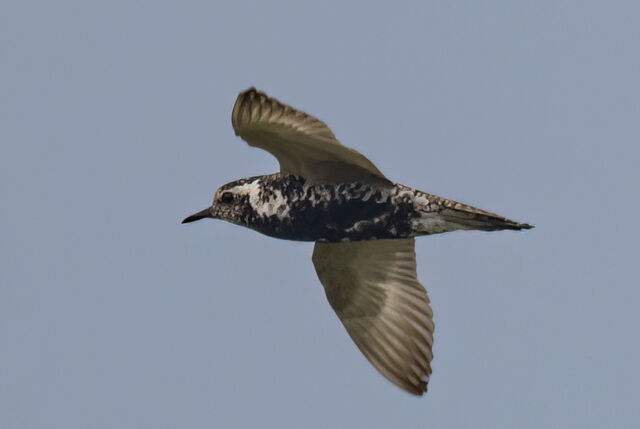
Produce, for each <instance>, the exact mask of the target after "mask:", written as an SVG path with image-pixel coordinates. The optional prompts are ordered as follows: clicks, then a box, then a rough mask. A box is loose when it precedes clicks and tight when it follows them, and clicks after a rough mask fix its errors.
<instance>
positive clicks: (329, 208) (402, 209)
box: [214, 173, 529, 242]
mask: <svg viewBox="0 0 640 429" xmlns="http://www.w3.org/2000/svg"><path fill="white" fill-rule="evenodd" d="M219 192H232V193H233V194H234V195H235V198H236V202H237V206H240V207H243V209H244V210H243V211H242V213H238V214H237V215H236V216H234V215H226V216H225V214H224V213H214V217H217V218H224V219H226V220H229V221H231V222H232V223H235V224H238V225H241V226H245V227H249V228H251V229H254V230H256V231H258V232H261V233H263V234H265V235H269V236H271V237H275V238H280V239H284V240H296V241H322V242H342V241H363V240H374V239H396V238H411V237H418V236H423V235H431V234H440V233H443V232H449V231H455V230H459V229H477V230H484V231H495V230H501V229H514V230H519V229H526V228H529V225H526V224H520V223H517V222H515V221H512V220H509V219H506V218H504V217H501V216H498V215H496V214H493V213H489V212H486V211H483V210H480V209H477V208H475V207H471V206H468V205H465V204H462V203H458V202H456V201H452V200H448V199H445V198H441V197H438V196H436V195H431V194H428V193H426V192H423V191H420V190H417V189H413V188H410V187H408V186H404V185H400V184H394V183H389V184H380V183H375V184H370V183H362V182H352V183H342V184H318V183H315V184H314V183H309V182H307V181H305V179H304V178H302V177H298V176H294V175H282V174H280V173H276V174H271V175H267V176H256V177H250V178H246V179H240V180H237V181H235V182H231V183H229V184H227V185H224V186H223V187H222V188H220V191H219ZM218 210H221V211H222V212H224V211H225V210H226V207H224V206H222V207H219V208H218Z"/></svg>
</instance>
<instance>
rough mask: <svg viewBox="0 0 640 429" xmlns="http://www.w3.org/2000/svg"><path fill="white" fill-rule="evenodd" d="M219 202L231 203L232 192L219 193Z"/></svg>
mask: <svg viewBox="0 0 640 429" xmlns="http://www.w3.org/2000/svg"><path fill="white" fill-rule="evenodd" d="M220 202H222V203H224V204H231V203H232V202H233V194H232V193H231V192H223V193H222V195H220Z"/></svg>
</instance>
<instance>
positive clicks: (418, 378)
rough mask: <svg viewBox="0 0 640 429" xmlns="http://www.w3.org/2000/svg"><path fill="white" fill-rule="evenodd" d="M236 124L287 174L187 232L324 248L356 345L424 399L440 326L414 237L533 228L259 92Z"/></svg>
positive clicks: (244, 99)
mask: <svg viewBox="0 0 640 429" xmlns="http://www.w3.org/2000/svg"><path fill="white" fill-rule="evenodd" d="M232 124H233V128H234V130H235V132H236V135H238V136H240V137H242V138H243V139H244V140H245V141H247V143H249V144H250V145H251V146H256V147H259V148H262V149H264V150H267V151H268V152H270V153H271V154H273V155H274V156H275V157H276V158H277V159H278V161H279V163H280V173H277V174H272V175H268V176H256V177H251V178H247V179H240V180H237V181H234V182H231V183H228V184H226V185H224V186H222V187H221V188H220V189H218V191H217V192H216V194H215V196H214V200H213V203H212V205H211V206H210V207H208V208H207V209H204V210H202V211H200V212H199V213H196V214H195V215H192V216H189V217H188V218H186V219H185V220H184V221H183V223H187V222H192V221H195V220H199V219H202V218H214V219H222V220H226V221H229V222H232V223H234V224H237V225H241V226H244V227H248V228H251V229H254V230H256V231H259V232H261V233H264V234H267V235H270V236H273V237H277V238H282V239H289V240H301V241H315V242H316V243H315V247H314V251H313V258H312V259H313V264H314V266H315V269H316V272H317V274H318V278H319V279H320V282H321V283H322V285H323V286H324V288H325V292H326V295H327V299H328V300H329V303H330V304H331V306H332V308H333V309H334V310H335V312H336V314H337V315H338V318H339V319H340V321H341V322H342V324H343V325H344V327H345V328H346V330H347V332H348V333H349V335H350V336H351V338H352V339H353V341H354V342H355V343H356V345H357V346H358V348H359V349H360V351H361V352H362V353H363V354H364V355H365V356H366V358H367V359H368V360H369V362H371V363H372V364H373V366H374V367H375V368H376V369H377V370H378V371H379V372H380V373H381V374H382V375H384V376H385V377H386V378H387V379H388V380H390V381H391V382H393V383H394V384H396V385H397V386H399V387H401V388H402V389H404V390H406V391H407V392H409V393H412V394H415V395H422V394H423V393H424V392H426V390H427V383H428V380H429V376H430V374H431V360H432V358H433V354H432V346H433V329H434V324H433V313H432V310H431V307H430V305H429V298H428V296H427V293H426V291H425V289H424V288H423V287H422V286H421V285H420V283H419V282H418V279H417V275H416V257H415V245H414V237H416V236H421V235H429V234H438V233H442V232H447V231H453V230H459V229H476V230H484V231H496V230H503V229H511V230H520V229H529V228H531V226H530V225H528V224H522V223H518V222H515V221H512V220H509V219H507V218H504V217H501V216H498V215H496V214H493V213H490V212H486V211H483V210H480V209H476V208H474V207H471V206H468V205H465V204H462V203H458V202H455V201H452V200H447V199H444V198H441V197H438V196H435V195H431V194H428V193H426V192H422V191H419V190H417V189H413V188H410V187H407V186H404V185H400V184H396V183H393V182H392V181H390V180H389V179H387V178H386V177H385V176H384V175H383V174H382V173H381V172H380V171H379V170H378V169H377V167H376V166H375V165H373V163H371V161H369V160H368V159H367V158H366V157H364V156H363V155H362V154H360V153H359V152H357V151H355V150H353V149H350V148H348V147H346V146H343V145H342V144H340V143H339V142H338V140H337V139H336V138H335V136H334V135H333V133H332V132H331V130H330V129H329V128H328V127H327V126H326V124H325V123H324V122H322V121H319V120H318V119H316V118H314V117H313V116H310V115H308V114H306V113H304V112H302V111H300V110H297V109H294V108H292V107H290V106H288V105H286V104H283V103H281V102H279V101H278V100H276V99H274V98H270V97H268V96H267V95H266V94H264V93H262V92H260V91H257V90H256V89H254V88H250V89H248V90H246V91H244V92H242V93H240V95H239V96H238V99H237V100H236V103H235V105H234V107H233V112H232Z"/></svg>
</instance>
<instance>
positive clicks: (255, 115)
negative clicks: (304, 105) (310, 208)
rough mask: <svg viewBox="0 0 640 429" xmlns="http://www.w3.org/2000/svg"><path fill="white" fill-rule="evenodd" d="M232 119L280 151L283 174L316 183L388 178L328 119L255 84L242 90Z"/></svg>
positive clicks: (252, 140)
mask: <svg viewBox="0 0 640 429" xmlns="http://www.w3.org/2000/svg"><path fill="white" fill-rule="evenodd" d="M231 122H232V124H233V129H234V130H235V132H236V135H238V136H240V137H242V138H243V139H244V140H245V141H246V142H247V143H249V144H250V145H251V146H255V147H259V148H261V149H264V150H266V151H268V152H270V153H271V154H272V155H274V156H275V157H276V158H277V159H278V161H279V162H280V171H281V172H282V173H283V174H294V175H296V176H301V177H304V178H305V179H307V180H308V181H311V182H315V183H344V182H356V181H360V182H373V181H378V182H379V181H384V182H388V180H387V179H386V178H385V177H384V175H383V174H382V173H381V172H380V171H379V170H378V169H377V168H376V166H375V165H373V163H372V162H371V161H369V160H368V159H367V158H365V157H364V155H362V154H361V153H359V152H357V151H355V150H353V149H350V148H348V147H346V146H343V145H341V144H340V142H338V140H337V139H336V138H335V136H334V135H333V133H332V132H331V130H330V129H329V127H327V125H326V124H325V123H324V122H322V121H320V120H318V119H316V118H314V117H313V116H310V115H307V114H306V113H304V112H302V111H300V110H296V109H294V108H293V107H291V106H288V105H286V104H284V103H281V102H280V101H278V100H276V99H275V98H271V97H269V96H267V95H266V94H265V93H263V92H260V91H258V90H256V89H255V88H249V89H247V90H246V91H244V92H241V93H240V94H239V95H238V99H237V100H236V104H235V105H234V106H233V112H232V114H231Z"/></svg>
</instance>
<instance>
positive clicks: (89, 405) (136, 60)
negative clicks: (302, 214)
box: [0, 1, 640, 428]
mask: <svg viewBox="0 0 640 429" xmlns="http://www.w3.org/2000/svg"><path fill="white" fill-rule="evenodd" d="M639 15H640V7H639V6H638V4H637V3H635V2H615V1H614V2H591V1H579V2H578V1H562V2H559V1H558V2H546V1H540V2H513V1H502V2H482V3H481V2H424V1H423V2H407V3H403V4H400V3H397V2H396V3H394V4H392V3H391V2H387V3H384V4H382V3H380V2H364V1H362V2H351V3H347V2H331V1H327V2H315V3H312V4H303V3H301V2H297V1H290V2H284V1H278V2H259V1H254V2H248V1H233V2H230V1H229V2H226V1H225V2H223V1H218V2H207V1H198V2H156V1H135V2H132V1H111V2H77V1H56V2H50V1H29V2H26V1H23V2H19V1H8V2H7V1H5V2H3V4H2V6H1V7H0V63H1V66H0V139H1V144H0V167H1V168H0V179H1V181H0V187H1V188H0V190H1V200H2V206H1V210H0V224H1V225H2V239H1V241H0V261H2V262H1V264H2V269H1V270H0V280H1V287H0V343H1V345H2V347H1V350H0V426H1V427H3V428H113V427H117V428H140V427H154V428H175V427H183V428H184V427H188V428H208V427H225V428H235V427H278V428H299V427H308V428H327V427H368V428H382V427H407V428H414V427H430V428H453V427H460V428H464V427H476V428H485V427H486V428H498V427H504V428H513V427H521V428H526V427H531V428H539V427H563V428H589V427H594V428H595V427H632V426H635V425H638V424H640V411H639V409H638V400H639V396H640V395H639V394H638V386H640V371H639V369H638V362H640V341H638V338H639V337H638V327H639V326H640V312H638V310H637V308H638V302H639V301H640V281H639V277H640V276H639V275H638V269H639V268H638V266H639V265H638V255H639V253H640V248H639V245H638V239H639V238H640V237H639V232H638V228H637V225H636V224H637V222H636V217H637V214H638V213H640V198H639V197H638V190H637V185H638V183H640V173H639V172H638V164H639V161H640V150H639V149H638V144H639V142H640V101H639V100H640V50H639V49H638V46H639V45H640V26H639V25H638V21H637V17H638V16H639ZM253 85H254V86H256V87H258V88H260V89H262V90H264V91H266V92H268V93H269V94H270V95H273V96H275V97H277V98H279V99H281V100H282V101H284V102H286V103H289V104H291V105H293V106H295V107H298V108H301V109H304V110H306V111H308V112H309V113H311V114H313V115H315V116H317V117H319V118H320V119H322V120H324V121H326V122H327V123H328V124H329V126H330V127H331V128H332V129H333V131H334V133H335V134H336V136H338V138H339V139H340V140H341V141H342V142H343V143H345V144H346V145H348V146H352V147H354V148H356V149H358V150H359V151H361V152H363V153H364V154H365V155H367V156H368V157H369V158H370V159H371V160H372V161H373V162H374V163H376V164H377V165H378V167H379V168H380V169H381V170H382V171H383V172H384V173H385V174H386V175H387V176H388V177H389V178H391V179H392V180H395V181H398V182H401V183H405V184H407V185H411V186H415V187H418V188H421V189H423V190H425V191H428V192H432V193H435V194H438V195H441V196H444V197H448V198H453V199H457V200H460V201H463V202H467V203H470V204H473V205H475V206H478V207H481V208H484V209H487V210H490V211H495V212H497V213H500V214H502V215H505V216H508V217H511V218H513V219H516V220H519V221H523V222H530V223H533V224H536V225H537V228H536V229H534V230H533V231H529V232H525V233H514V232H502V233H481V232H457V233H452V234H446V235H442V236H434V237H425V238H421V239H419V240H418V243H417V254H418V273H419V277H420V279H421V281H422V283H423V284H424V285H425V286H426V288H427V290H428V292H429V294H430V296H431V299H432V305H433V309H434V312H435V322H436V333H435V346H434V352H435V359H434V361H433V369H434V372H433V376H432V378H431V382H430V384H429V392H428V393H427V394H426V396H424V397H423V398H414V397H411V396H410V395H408V394H405V393H404V392H402V391H400V390H399V389H397V388H396V387H394V386H393V385H391V384H390V383H388V382H387V381H386V380H385V379H384V378H383V377H382V376H380V375H379V374H378V373H376V371H375V370H374V369H373V368H372V367H371V366H370V365H369V364H368V363H367V362H366V360H365V359H364V357H363V356H361V355H360V353H359V352H358V350H357V349H356V347H355V346H354V345H353V344H352V342H351V340H350V339H349V338H348V336H347V334H346V332H345V331H344V329H343V327H342V326H341V325H340V323H339V321H338V319H337V317H336V316H335V314H334V313H333V312H332V310H331V308H330V307H329V305H328V303H327V302H326V298H325V297H324V292H323V290H322V287H321V286H320V283H319V282H318V280H317V278H316V275H315V271H314V269H313V266H312V264H311V261H310V256H311V251H312V245H311V244H309V243H294V242H286V241H278V240H274V239H271V238H267V237H264V236H261V235H259V234H257V233H255V232H252V231H249V230H243V229H241V228H239V227H235V226H232V225H230V224H226V223H222V222H213V221H203V222H199V223H197V224H192V225H187V226H185V225H180V224H179V222H180V220H181V219H182V218H183V217H184V216H185V215H188V214H191V213H193V212H195V211H196V210H199V209H202V208H204V207H205V206H206V205H208V204H209V202H210V199H211V197H212V195H213V192H214V191H215V190H216V188H217V187H218V186H219V185H221V184H223V183H226V182H228V181H231V180H234V179H237V178H240V177H245V176H250V175H257V174H264V173H270V172H273V171H275V170H276V169H277V163H276V161H275V159H273V158H272V157H271V156H270V155H269V154H267V153H263V152H262V151H259V150H256V149H253V148H250V147H249V146H247V145H246V144H245V143H244V142H242V141H241V140H239V139H238V138H236V137H235V136H234V134H233V130H232V128H231V123H230V114H231V107H232V105H233V102H234V100H235V97H236V95H237V93H238V92H239V91H240V90H243V89H245V88H247V87H249V86H253Z"/></svg>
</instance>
